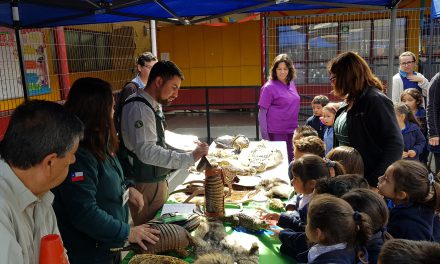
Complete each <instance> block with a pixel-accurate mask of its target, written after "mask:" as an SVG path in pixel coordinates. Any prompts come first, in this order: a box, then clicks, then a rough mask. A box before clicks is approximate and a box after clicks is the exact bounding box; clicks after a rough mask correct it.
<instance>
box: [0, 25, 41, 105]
mask: <svg viewBox="0 0 440 264" xmlns="http://www.w3.org/2000/svg"><path fill="white" fill-rule="evenodd" d="M21 43H22V52H23V59H24V65H25V78H26V84H27V88H28V94H29V95H30V96H33V95H40V94H47V93H50V84H49V75H48V73H49V69H48V65H47V53H46V46H45V44H44V34H43V31H42V30H41V29H25V30H21ZM21 78H22V76H21V74H20V64H19V60H18V50H17V45H16V41H15V33H14V30H13V29H10V28H5V27H0V100H5V99H12V98H19V97H23V88H22V84H21V83H22V81H21Z"/></svg>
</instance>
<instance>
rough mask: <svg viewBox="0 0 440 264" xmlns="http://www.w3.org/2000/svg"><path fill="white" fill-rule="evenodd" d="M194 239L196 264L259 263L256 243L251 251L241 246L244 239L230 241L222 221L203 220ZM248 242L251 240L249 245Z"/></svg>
mask: <svg viewBox="0 0 440 264" xmlns="http://www.w3.org/2000/svg"><path fill="white" fill-rule="evenodd" d="M194 239H195V240H196V243H195V244H196V246H195V250H194V253H195V256H196V262H195V263H198V264H205V263H214V264H230V263H231V264H233V263H237V264H257V263H258V244H257V243H256V242H254V243H252V247H251V248H250V249H249V248H245V247H244V246H243V245H240V243H242V242H243V239H241V241H238V240H237V239H236V240H235V241H234V239H230V236H229V237H228V236H227V234H226V231H225V227H224V226H223V223H222V222H220V221H213V222H208V221H207V220H206V219H202V220H201V222H200V225H199V227H198V229H196V231H195V234H194ZM248 241H249V240H247V243H246V244H249V242H248ZM207 254H209V255H207ZM199 259H200V261H199ZM229 259H231V260H232V262H228V261H229ZM198 261H199V262H198ZM216 261H217V262H216ZM219 261H222V262H219Z"/></svg>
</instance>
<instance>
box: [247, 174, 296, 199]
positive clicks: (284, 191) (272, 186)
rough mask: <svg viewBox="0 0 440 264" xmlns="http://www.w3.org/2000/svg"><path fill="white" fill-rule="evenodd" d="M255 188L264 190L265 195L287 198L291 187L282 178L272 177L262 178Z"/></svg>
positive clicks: (291, 189)
mask: <svg viewBox="0 0 440 264" xmlns="http://www.w3.org/2000/svg"><path fill="white" fill-rule="evenodd" d="M255 189H257V190H265V191H266V196H267V197H279V198H281V199H288V198H289V196H290V193H291V192H292V191H293V188H292V187H291V186H290V185H289V184H288V183H287V182H285V181H284V180H282V179H278V178H273V179H264V180H262V181H261V182H260V184H259V185H257V186H256V187H255Z"/></svg>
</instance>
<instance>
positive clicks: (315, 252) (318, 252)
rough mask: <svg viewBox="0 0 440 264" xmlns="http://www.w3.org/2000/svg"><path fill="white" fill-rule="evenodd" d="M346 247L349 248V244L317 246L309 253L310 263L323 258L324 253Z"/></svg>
mask: <svg viewBox="0 0 440 264" xmlns="http://www.w3.org/2000/svg"><path fill="white" fill-rule="evenodd" d="M346 247H347V243H339V244H336V245H331V246H324V245H320V244H316V245H314V246H313V247H311V248H310V249H309V253H308V255H307V258H308V262H313V261H314V260H315V259H316V258H317V257H319V256H321V255H322V254H324V253H327V252H330V251H335V250H340V249H345V248H346Z"/></svg>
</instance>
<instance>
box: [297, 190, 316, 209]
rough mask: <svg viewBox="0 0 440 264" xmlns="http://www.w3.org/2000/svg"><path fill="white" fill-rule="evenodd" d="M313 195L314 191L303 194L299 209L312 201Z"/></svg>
mask: <svg viewBox="0 0 440 264" xmlns="http://www.w3.org/2000/svg"><path fill="white" fill-rule="evenodd" d="M312 197H313V193H309V194H303V195H302V197H301V200H299V205H298V209H297V210H301V209H303V207H304V206H306V205H307V204H308V203H309V202H310V200H312Z"/></svg>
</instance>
